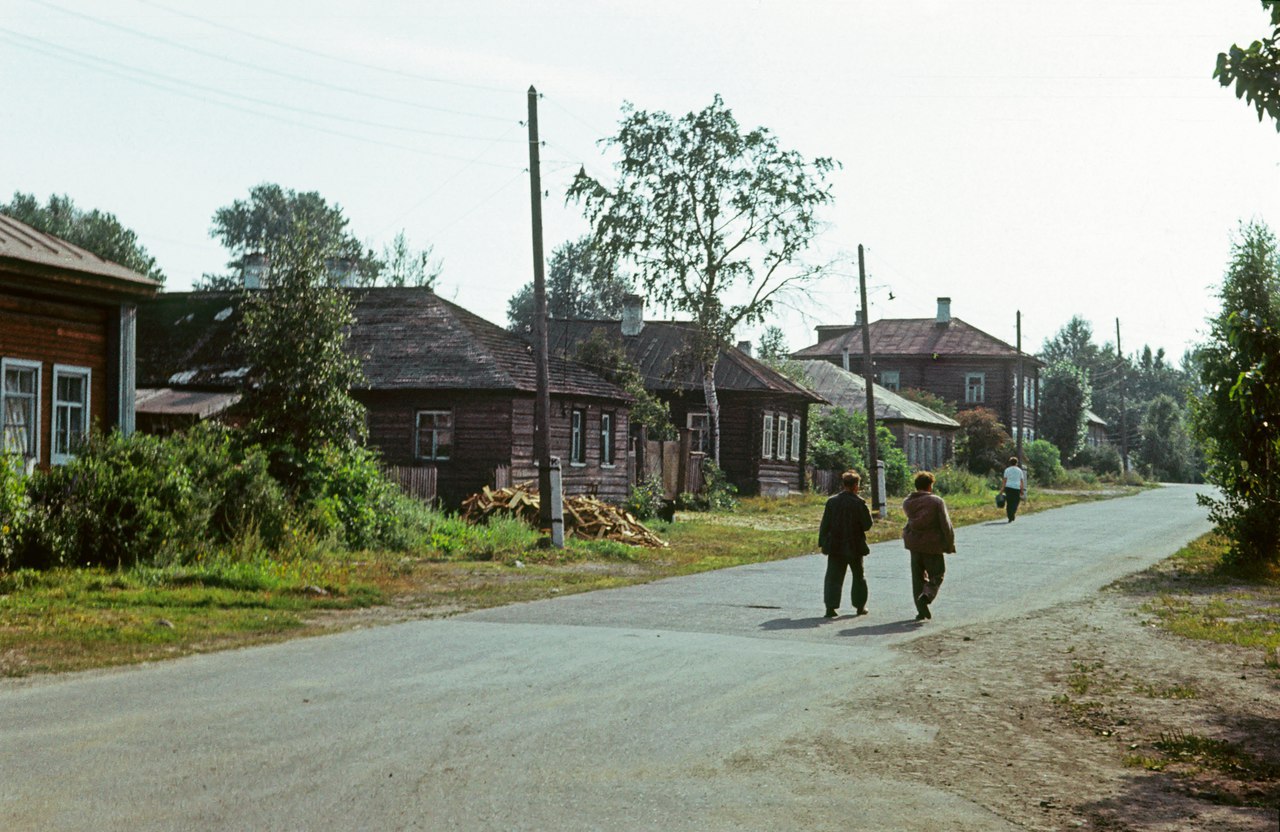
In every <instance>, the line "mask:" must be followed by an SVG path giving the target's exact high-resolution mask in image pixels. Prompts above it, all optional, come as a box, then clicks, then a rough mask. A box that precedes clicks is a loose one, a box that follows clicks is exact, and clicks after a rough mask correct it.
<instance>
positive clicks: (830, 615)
mask: <svg viewBox="0 0 1280 832" xmlns="http://www.w3.org/2000/svg"><path fill="white" fill-rule="evenodd" d="M836 615H838V613H837V612H836V611H835V610H827V614H826V615H824V616H822V617H823V618H835V617H836Z"/></svg>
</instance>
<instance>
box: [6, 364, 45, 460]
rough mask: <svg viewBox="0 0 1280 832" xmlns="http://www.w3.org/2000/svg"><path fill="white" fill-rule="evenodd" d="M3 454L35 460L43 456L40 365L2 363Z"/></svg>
mask: <svg viewBox="0 0 1280 832" xmlns="http://www.w3.org/2000/svg"><path fill="white" fill-rule="evenodd" d="M0 367H3V370H2V371H0V375H3V378H2V379H0V418H2V419H3V425H4V434H3V436H2V437H0V453H4V454H6V455H8V454H14V455H15V456H19V457H23V458H27V459H35V458H37V457H38V456H39V455H40V418H39V417H40V364H39V363H38V362H36V361H19V360H17V359H14V358H6V359H4V361H3V362H0Z"/></svg>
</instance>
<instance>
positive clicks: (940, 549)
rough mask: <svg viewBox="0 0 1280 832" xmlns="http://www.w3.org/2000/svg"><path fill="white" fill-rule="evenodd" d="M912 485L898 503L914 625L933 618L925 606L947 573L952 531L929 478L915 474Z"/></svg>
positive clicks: (923, 473) (952, 549) (926, 474)
mask: <svg viewBox="0 0 1280 832" xmlns="http://www.w3.org/2000/svg"><path fill="white" fill-rule="evenodd" d="M915 485H916V490H915V491H914V492H913V493H911V494H909V495H908V496H907V499H905V500H903V501H902V510H903V512H905V513H906V515H907V525H906V526H905V527H904V528H903V529H902V545H904V546H905V547H906V548H907V549H909V550H910V551H911V595H912V597H913V598H915V602H916V621H924V620H925V619H926V618H932V617H933V616H932V615H931V614H930V613H929V605H930V604H932V603H933V599H935V598H937V597H938V589H939V587H941V586H942V576H943V575H944V574H945V573H946V571H947V562H946V559H945V557H944V555H946V554H949V553H952V552H955V550H956V530H955V528H954V527H953V526H952V525H951V515H950V514H948V513H947V504H946V503H944V502H943V501H942V498H941V497H939V496H938V495H936V494H934V493H933V474H930V473H929V472H928V471H921V472H920V473H918V474H916V482H915Z"/></svg>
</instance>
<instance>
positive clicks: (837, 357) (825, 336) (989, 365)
mask: <svg viewBox="0 0 1280 832" xmlns="http://www.w3.org/2000/svg"><path fill="white" fill-rule="evenodd" d="M868 330H869V331H870V335H871V360H872V363H873V366H874V372H875V379H874V380H875V382H876V383H877V384H879V385H880V386H882V387H884V388H886V389H888V390H893V391H899V390H906V389H909V388H914V389H917V390H925V391H928V392H930V393H933V394H934V395H935V396H940V397H941V398H943V399H946V400H947V401H949V402H952V403H953V404H955V405H956V407H957V408H959V409H960V410H968V409H970V408H975V407H985V408H989V409H991V410H993V411H995V413H996V414H997V415H998V416H999V418H1000V422H1001V423H1002V424H1004V425H1005V426H1006V427H1008V429H1009V432H1010V433H1015V431H1016V429H1017V416H1018V413H1019V409H1018V406H1017V405H1018V395H1017V391H1018V389H1019V374H1020V373H1021V376H1022V378H1021V381H1022V384H1021V389H1022V399H1023V407H1022V409H1021V413H1022V429H1023V433H1022V436H1023V439H1025V440H1032V439H1035V437H1036V414H1037V413H1038V406H1039V396H1038V395H1037V391H1038V389H1039V383H1040V382H1039V379H1040V368H1041V367H1042V366H1043V362H1041V361H1040V360H1039V359H1037V358H1035V357H1034V356H1031V355H1027V354H1026V353H1019V352H1018V350H1017V348H1015V347H1013V346H1011V345H1009V344H1007V343H1005V342H1004V341H1001V340H1000V339H999V338H996V337H995V336H993V335H989V334H987V333H986V332H983V331H982V330H980V329H978V328H977V327H975V326H973V325H972V324H968V323H965V322H964V321H962V320H960V319H959V318H955V317H952V315H951V299H950V298H938V314H937V316H936V317H934V318H883V319H881V320H878V321H873V322H871V324H870V326H869V327H868ZM817 334H818V343H817V344H814V345H813V346H810V347H806V348H804V349H802V350H799V351H798V352H795V353H793V354H792V357H793V358H796V359H801V360H803V359H814V360H820V361H828V362H830V363H832V364H835V365H836V366H838V367H843V368H844V369H853V370H854V371H855V372H857V371H858V370H860V368H861V366H862V364H861V362H862V327H861V326H859V325H857V324H853V325H840V326H819V327H817Z"/></svg>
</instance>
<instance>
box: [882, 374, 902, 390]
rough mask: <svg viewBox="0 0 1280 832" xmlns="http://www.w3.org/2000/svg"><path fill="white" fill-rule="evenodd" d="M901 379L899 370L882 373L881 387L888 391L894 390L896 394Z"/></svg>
mask: <svg viewBox="0 0 1280 832" xmlns="http://www.w3.org/2000/svg"><path fill="white" fill-rule="evenodd" d="M899 379H900V376H899V374H898V371H897V370H881V371H880V386H881V387H883V388H884V389H886V390H893V391H894V392H895V393H896V392H897V391H898V385H899Z"/></svg>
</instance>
